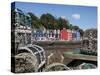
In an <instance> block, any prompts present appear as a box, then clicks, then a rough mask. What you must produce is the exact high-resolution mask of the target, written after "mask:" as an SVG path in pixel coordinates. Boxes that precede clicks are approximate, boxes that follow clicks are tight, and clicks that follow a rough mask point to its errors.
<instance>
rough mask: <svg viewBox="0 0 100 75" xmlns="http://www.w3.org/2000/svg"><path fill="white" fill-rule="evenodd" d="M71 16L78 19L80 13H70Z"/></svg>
mask: <svg viewBox="0 0 100 75" xmlns="http://www.w3.org/2000/svg"><path fill="white" fill-rule="evenodd" d="M72 18H74V19H77V20H78V19H80V14H72Z"/></svg>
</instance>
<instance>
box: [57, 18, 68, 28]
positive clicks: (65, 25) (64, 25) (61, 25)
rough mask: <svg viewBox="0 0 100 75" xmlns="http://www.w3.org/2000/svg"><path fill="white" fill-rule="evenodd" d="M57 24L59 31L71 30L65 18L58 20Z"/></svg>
mask: <svg viewBox="0 0 100 75" xmlns="http://www.w3.org/2000/svg"><path fill="white" fill-rule="evenodd" d="M57 23H58V28H59V29H62V28H66V29H69V22H68V20H65V19H64V18H61V17H60V18H59V19H58V20H57Z"/></svg>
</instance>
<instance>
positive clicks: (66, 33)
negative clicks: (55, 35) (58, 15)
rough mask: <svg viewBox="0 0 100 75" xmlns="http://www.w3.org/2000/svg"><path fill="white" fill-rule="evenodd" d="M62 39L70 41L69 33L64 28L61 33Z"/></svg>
mask: <svg viewBox="0 0 100 75" xmlns="http://www.w3.org/2000/svg"><path fill="white" fill-rule="evenodd" d="M60 39H61V40H68V32H67V29H66V28H63V29H62V30H61V31H60Z"/></svg>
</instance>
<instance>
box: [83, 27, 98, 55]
mask: <svg viewBox="0 0 100 75" xmlns="http://www.w3.org/2000/svg"><path fill="white" fill-rule="evenodd" d="M81 48H82V49H81V53H82V54H90V55H97V30H96V29H88V30H86V31H85V32H84V35H83V40H82V47H81Z"/></svg>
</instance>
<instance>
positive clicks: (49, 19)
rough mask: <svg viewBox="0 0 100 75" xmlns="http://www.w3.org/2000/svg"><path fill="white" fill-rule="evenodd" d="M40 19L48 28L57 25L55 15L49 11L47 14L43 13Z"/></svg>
mask: <svg viewBox="0 0 100 75" xmlns="http://www.w3.org/2000/svg"><path fill="white" fill-rule="evenodd" d="M40 21H41V23H42V24H43V26H44V27H45V28H47V29H54V26H55V24H56V23H55V22H56V19H55V17H54V16H53V15H51V14H50V13H47V14H43V15H42V16H41V17H40Z"/></svg>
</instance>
